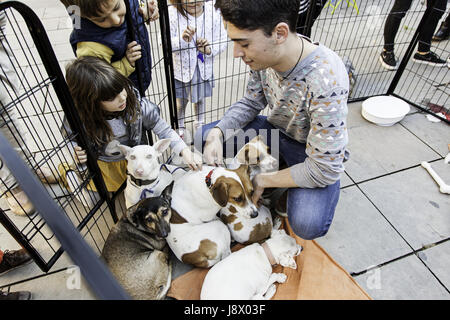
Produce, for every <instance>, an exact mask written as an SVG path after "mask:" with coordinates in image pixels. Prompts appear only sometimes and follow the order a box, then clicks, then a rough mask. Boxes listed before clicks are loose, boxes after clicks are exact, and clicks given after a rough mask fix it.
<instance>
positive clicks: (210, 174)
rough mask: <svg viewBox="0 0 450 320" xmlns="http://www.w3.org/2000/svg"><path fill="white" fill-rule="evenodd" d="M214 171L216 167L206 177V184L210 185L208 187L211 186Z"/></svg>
mask: <svg viewBox="0 0 450 320" xmlns="http://www.w3.org/2000/svg"><path fill="white" fill-rule="evenodd" d="M213 171H214V169H212V170H211V171H210V172H209V173H208V175H207V176H206V177H205V182H206V185H207V186H208V188H210V187H211V176H212V173H213Z"/></svg>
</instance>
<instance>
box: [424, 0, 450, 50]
mask: <svg viewBox="0 0 450 320" xmlns="http://www.w3.org/2000/svg"><path fill="white" fill-rule="evenodd" d="M430 6H431V1H427V9H428V8H430ZM446 7H447V0H436V3H435V5H434V7H433V8H432V11H431V14H430V16H429V17H428V20H427V23H425V26H424V28H423V29H422V30H421V31H420V34H419V45H418V50H417V51H419V52H421V53H427V52H429V51H430V47H431V38H432V37H433V33H434V30H436V27H437V24H438V23H439V20H440V19H441V18H442V15H443V14H444V12H445V9H446Z"/></svg>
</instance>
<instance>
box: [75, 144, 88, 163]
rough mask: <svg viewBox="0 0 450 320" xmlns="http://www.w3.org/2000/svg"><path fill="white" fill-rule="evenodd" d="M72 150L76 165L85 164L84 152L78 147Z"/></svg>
mask: <svg viewBox="0 0 450 320" xmlns="http://www.w3.org/2000/svg"><path fill="white" fill-rule="evenodd" d="M73 150H74V154H75V160H76V161H77V162H78V164H83V163H86V161H87V155H86V151H84V150H83V149H82V148H81V147H80V146H76V147H74V148H73Z"/></svg>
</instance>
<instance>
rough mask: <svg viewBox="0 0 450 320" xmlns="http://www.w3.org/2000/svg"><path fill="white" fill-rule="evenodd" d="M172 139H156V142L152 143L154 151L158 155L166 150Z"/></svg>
mask: <svg viewBox="0 0 450 320" xmlns="http://www.w3.org/2000/svg"><path fill="white" fill-rule="evenodd" d="M171 141H172V140H171V139H161V140H158V142H156V143H155V144H154V145H153V148H154V149H155V150H156V152H157V153H158V155H160V154H162V153H163V152H164V151H166V149H167V148H168V147H169V146H170V142H171Z"/></svg>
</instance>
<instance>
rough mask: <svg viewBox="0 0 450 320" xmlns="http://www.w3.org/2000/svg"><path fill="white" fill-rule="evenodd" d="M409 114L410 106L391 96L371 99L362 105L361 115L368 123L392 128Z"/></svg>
mask: <svg viewBox="0 0 450 320" xmlns="http://www.w3.org/2000/svg"><path fill="white" fill-rule="evenodd" d="M408 112H409V104H407V103H406V102H405V101H403V100H401V99H399V98H395V97H391V96H378V97H372V98H369V99H367V100H365V101H364V102H363V103H362V108H361V115H362V116H363V117H364V118H365V119H366V120H367V121H370V122H373V123H375V124H377V125H379V126H392V125H393V124H395V123H397V122H399V121H400V120H402V119H403V118H404V117H405V115H406V114H407V113H408Z"/></svg>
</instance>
